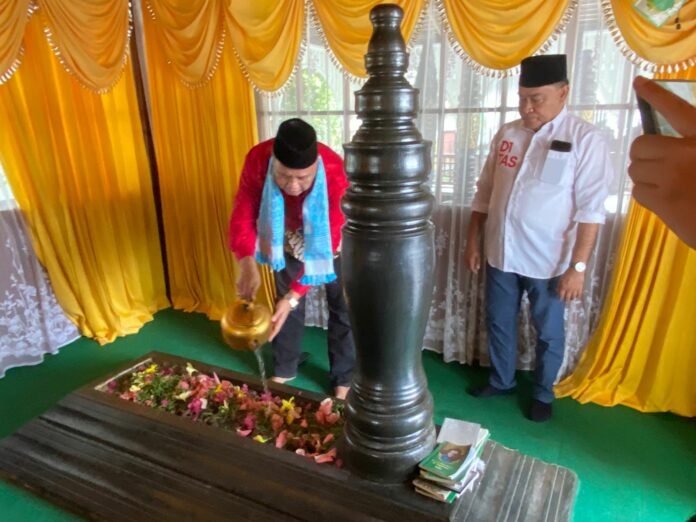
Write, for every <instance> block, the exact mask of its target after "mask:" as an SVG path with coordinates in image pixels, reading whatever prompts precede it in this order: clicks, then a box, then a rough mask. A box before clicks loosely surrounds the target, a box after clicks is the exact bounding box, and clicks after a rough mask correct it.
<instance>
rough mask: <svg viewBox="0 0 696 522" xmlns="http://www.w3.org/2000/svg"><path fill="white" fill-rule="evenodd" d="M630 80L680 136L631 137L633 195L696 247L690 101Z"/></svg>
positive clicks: (694, 130)
mask: <svg viewBox="0 0 696 522" xmlns="http://www.w3.org/2000/svg"><path fill="white" fill-rule="evenodd" d="M633 86H634V87H635V90H636V94H638V96H640V97H641V98H643V99H644V100H646V101H647V102H648V103H650V105H652V106H653V107H654V108H655V110H657V111H658V112H659V113H660V114H662V115H663V116H664V117H665V119H666V120H667V121H668V122H669V123H670V125H672V127H674V129H675V130H676V131H677V132H679V133H680V134H681V135H682V136H684V137H683V138H675V137H671V136H659V135H647V136H640V137H638V138H637V139H636V140H635V141H634V142H633V144H632V145H631V165H630V166H629V168H628V174H629V175H630V176H631V179H632V180H633V182H634V183H635V186H634V187H633V197H635V198H636V201H638V203H640V204H641V205H643V206H644V207H646V208H648V209H649V210H652V211H653V212H655V213H656V214H657V215H658V216H659V217H660V218H661V219H662V220H663V221H664V222H665V223H666V224H667V226H668V227H669V228H670V229H672V230H673V231H674V232H675V233H676V234H677V235H678V236H679V237H680V238H681V239H682V240H683V241H684V242H686V244H688V245H689V246H690V247H692V248H696V219H694V214H693V208H694V207H695V206H696V167H695V165H696V107H694V106H692V105H691V104H689V103H688V102H686V101H685V100H682V99H681V98H679V97H678V96H676V95H674V94H672V93H671V92H669V91H667V90H665V89H663V88H662V87H660V86H659V85H658V84H656V83H655V82H652V81H650V80H647V79H646V78H643V77H641V76H638V77H637V78H636V79H635V81H634V83H633Z"/></svg>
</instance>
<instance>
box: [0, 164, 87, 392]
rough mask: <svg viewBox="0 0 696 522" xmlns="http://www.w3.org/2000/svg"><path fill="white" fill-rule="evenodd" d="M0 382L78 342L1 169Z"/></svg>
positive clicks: (76, 333)
mask: <svg viewBox="0 0 696 522" xmlns="http://www.w3.org/2000/svg"><path fill="white" fill-rule="evenodd" d="M0 268H1V269H0V378H2V377H4V375H5V372H6V371H7V370H8V369H9V368H14V367H16V366H27V365H33V364H38V363H40V362H41V361H43V358H44V355H45V354H47V353H56V352H57V351H58V349H59V348H61V347H62V346H64V345H66V344H68V343H70V342H72V341H73V340H75V339H77V338H78V337H80V334H79V332H78V331H77V328H76V327H75V325H74V324H72V323H71V322H70V321H69V320H68V318H67V317H66V315H65V314H64V313H63V309H62V308H61V307H60V305H58V303H57V301H56V298H55V295H54V294H53V290H52V288H51V285H50V283H49V282H48V278H47V277H46V273H45V272H44V270H43V267H42V266H41V264H40V263H39V261H38V259H37V258H36V256H35V255H34V251H33V249H32V246H31V241H30V239H29V237H28V235H27V230H26V228H25V224H24V219H23V217H22V213H21V211H20V210H19V208H18V207H17V204H16V202H15V199H14V196H13V195H12V193H11V191H10V188H9V185H8V183H7V179H6V178H5V174H4V173H3V171H2V168H1V167H0Z"/></svg>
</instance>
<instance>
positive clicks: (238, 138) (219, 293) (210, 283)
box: [144, 16, 273, 319]
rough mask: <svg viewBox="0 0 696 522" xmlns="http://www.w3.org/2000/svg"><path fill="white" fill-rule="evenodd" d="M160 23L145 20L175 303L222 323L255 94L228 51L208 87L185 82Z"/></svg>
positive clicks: (252, 139) (265, 292)
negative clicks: (231, 232) (232, 222)
mask: <svg viewBox="0 0 696 522" xmlns="http://www.w3.org/2000/svg"><path fill="white" fill-rule="evenodd" d="M157 23H158V21H156V20H154V21H153V20H151V19H150V18H149V17H147V16H146V17H144V29H145V41H146V47H147V64H148V81H149V92H150V93H151V107H152V133H153V138H154V142H155V151H156V155H157V165H158V170H159V177H160V189H161V194H162V211H163V216H164V227H165V235H166V244H167V259H168V264H169V277H170V290H171V298H172V303H173V305H174V306H175V307H176V308H182V309H184V310H187V311H199V312H204V313H206V314H207V315H208V316H209V317H211V318H213V319H219V318H220V317H221V316H222V313H223V311H224V309H225V308H226V307H227V306H228V305H229V304H231V303H232V301H233V300H234V299H235V297H236V290H235V280H236V276H237V273H238V267H237V266H236V263H235V262H234V259H233V258H234V256H233V255H232V254H231V252H230V251H229V248H228V246H227V245H228V222H229V216H230V212H231V209H232V202H233V199H234V195H235V193H236V190H237V186H238V184H239V176H240V174H241V169H242V165H243V163H244V158H245V156H246V153H247V152H248V150H249V149H250V148H251V147H252V146H253V145H254V144H255V143H256V141H257V134H256V108H255V104H254V95H253V90H252V89H251V86H250V85H249V83H248V82H247V81H246V79H245V78H244V75H243V74H242V72H241V70H240V68H239V65H238V64H237V61H236V60H235V58H234V56H233V55H232V51H231V49H230V47H231V46H225V48H224V51H223V53H222V56H221V57H220V64H219V66H218V70H217V72H216V73H215V75H214V76H213V78H212V79H211V80H210V81H209V82H208V83H207V84H205V85H203V86H201V87H198V88H196V89H190V88H188V87H186V86H185V85H183V84H182V83H181V82H179V81H178V80H177V75H178V73H179V72H180V71H178V70H177V69H176V68H173V67H171V65H170V64H169V63H167V62H168V56H169V51H171V49H170V48H169V47H168V44H165V42H163V41H162V39H161V34H162V33H161V32H159V31H158V30H157V27H156V25H157ZM266 275H267V274H266ZM265 282H266V285H264V288H263V289H262V291H261V293H260V295H259V298H260V300H262V301H264V302H266V303H267V304H269V303H270V302H271V301H272V299H273V293H272V288H273V287H272V279H268V278H266V279H265Z"/></svg>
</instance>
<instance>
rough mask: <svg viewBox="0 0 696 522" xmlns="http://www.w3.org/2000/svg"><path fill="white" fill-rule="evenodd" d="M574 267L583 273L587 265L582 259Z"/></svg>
mask: <svg viewBox="0 0 696 522" xmlns="http://www.w3.org/2000/svg"><path fill="white" fill-rule="evenodd" d="M573 269H574V270H575V271H576V272H579V273H581V274H582V273H583V272H584V271H585V270H586V269H587V265H586V264H585V263H583V262H582V261H578V262H577V263H574V264H573Z"/></svg>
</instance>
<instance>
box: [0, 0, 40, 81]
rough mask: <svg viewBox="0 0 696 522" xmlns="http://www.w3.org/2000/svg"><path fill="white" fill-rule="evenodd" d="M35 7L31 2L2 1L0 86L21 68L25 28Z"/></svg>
mask: <svg viewBox="0 0 696 522" xmlns="http://www.w3.org/2000/svg"><path fill="white" fill-rule="evenodd" d="M33 7H34V6H33V4H32V3H31V0H19V1H15V0H0V84H3V83H5V82H6V81H7V80H9V79H10V77H11V76H12V74H13V73H14V72H15V71H16V70H17V67H19V62H20V60H21V58H22V53H23V46H22V37H23V36H24V28H25V27H26V25H27V22H28V21H29V17H30V16H31V13H32V11H33Z"/></svg>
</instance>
